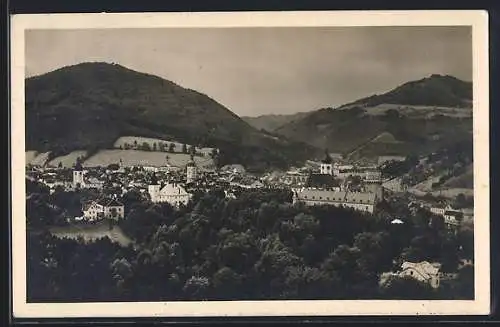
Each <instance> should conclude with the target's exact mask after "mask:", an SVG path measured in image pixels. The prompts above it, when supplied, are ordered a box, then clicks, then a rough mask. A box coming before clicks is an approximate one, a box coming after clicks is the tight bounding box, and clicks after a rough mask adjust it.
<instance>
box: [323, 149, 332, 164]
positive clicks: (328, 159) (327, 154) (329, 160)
mask: <svg viewBox="0 0 500 327" xmlns="http://www.w3.org/2000/svg"><path fill="white" fill-rule="evenodd" d="M323 163H326V164H330V163H332V157H330V153H328V149H325V159H323Z"/></svg>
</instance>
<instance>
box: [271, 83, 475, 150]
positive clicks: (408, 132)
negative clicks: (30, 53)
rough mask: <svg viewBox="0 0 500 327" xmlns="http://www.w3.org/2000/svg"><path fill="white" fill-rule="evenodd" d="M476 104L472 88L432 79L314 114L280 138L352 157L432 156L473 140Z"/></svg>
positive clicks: (289, 126)
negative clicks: (473, 119)
mask: <svg viewBox="0 0 500 327" xmlns="http://www.w3.org/2000/svg"><path fill="white" fill-rule="evenodd" d="M471 103H472V83H469V82H464V81H461V80H459V79H457V78H455V77H452V76H441V75H432V76H430V77H428V78H424V79H421V80H418V81H414V82H408V83H405V84H403V85H401V86H399V87H396V88H395V89H393V90H392V91H389V92H387V93H384V94H381V95H373V96H370V97H367V98H363V99H360V100H357V101H354V102H352V103H349V104H346V105H343V106H340V107H339V108H336V109H333V108H325V109H320V110H317V111H314V112H312V113H310V114H309V115H307V116H305V117H302V118H301V119H298V120H294V121H292V122H290V123H287V124H285V125H283V126H281V127H279V128H277V129H276V130H275V133H278V134H281V135H284V136H286V137H288V138H291V139H294V140H297V141H303V142H307V143H309V144H310V145H313V146H315V147H318V148H323V149H328V150H329V151H331V152H340V153H343V154H344V155H347V156H351V157H352V156H354V157H369V156H377V155H409V154H419V153H427V152H432V151H434V150H435V149H436V148H439V147H442V146H446V145H447V144H449V143H453V142H461V141H462V140H465V139H470V138H472V134H471V133H472V110H470V107H471ZM382 135H385V136H384V137H381V136H382Z"/></svg>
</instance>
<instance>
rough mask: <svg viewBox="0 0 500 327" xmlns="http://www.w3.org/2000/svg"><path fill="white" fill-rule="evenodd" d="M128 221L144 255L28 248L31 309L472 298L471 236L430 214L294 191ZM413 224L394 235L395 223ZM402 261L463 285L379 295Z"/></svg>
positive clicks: (133, 215) (146, 209) (133, 210)
mask: <svg viewBox="0 0 500 327" xmlns="http://www.w3.org/2000/svg"><path fill="white" fill-rule="evenodd" d="M123 201H124V202H125V205H126V208H127V211H128V214H127V217H126V218H125V219H124V220H123V221H121V222H119V225H120V227H121V229H122V230H123V231H124V232H125V233H126V234H127V235H128V236H129V237H131V238H132V239H134V240H135V244H134V245H133V246H132V245H131V246H129V247H126V248H125V247H121V246H120V245H117V244H114V243H111V241H110V240H109V239H107V238H105V239H101V240H98V241H95V242H93V243H84V242H83V241H82V240H68V239H57V238H55V237H53V236H51V235H50V234H49V233H47V232H45V233H30V235H29V237H28V244H27V247H28V251H27V253H28V254H29V257H28V300H29V301H30V302H33V301H35V302H37V301H65V302H67V301H166V300H213V299H239V300H245V299H255V300H264V299H374V298H382V299H394V298H409V299H415V298H427V299H436V298H453V299H459V298H465V299H466V298H472V297H473V283H474V280H473V275H472V273H473V270H472V268H462V269H459V268H458V265H459V259H462V258H466V259H473V257H472V256H473V231H472V229H471V228H469V229H467V228H462V229H461V230H459V231H458V233H452V232H449V231H448V230H446V228H445V227H444V224H443V222H442V220H440V219H438V218H437V217H435V216H432V215H431V214H430V213H428V212H426V211H419V212H417V213H416V214H411V213H409V212H408V210H407V208H406V206H403V205H399V204H397V203H384V204H382V205H381V206H380V210H379V212H378V213H377V214H375V215H372V214H365V213H360V212H356V211H353V210H350V209H343V208H335V207H328V206H323V207H319V206H318V207H306V206H303V205H301V204H292V203H291V194H290V192H288V191H280V190H274V191H269V190H266V191H245V192H242V193H241V194H240V195H239V196H238V197H237V198H236V199H226V198H225V197H224V192H223V191H217V190H214V191H212V192H209V193H206V194H203V193H198V194H195V196H194V198H193V200H192V201H191V203H189V204H188V205H187V206H186V207H182V208H180V209H177V210H176V209H174V208H172V207H170V206H169V205H168V204H161V205H153V204H151V203H149V202H147V201H145V200H143V199H141V197H140V195H139V194H138V193H133V192H132V193H129V194H127V195H126V196H125V198H124V199H123ZM395 215H397V216H400V217H404V218H402V219H403V220H404V222H405V223H404V224H399V225H398V224H391V223H390V221H391V220H392V219H391V217H394V216H395ZM403 260H410V261H413V262H418V261H422V260H427V261H430V262H434V261H438V262H441V263H442V265H443V268H442V270H443V271H449V272H457V271H458V279H456V280H455V281H453V282H449V283H442V285H441V286H440V288H439V289H437V290H435V289H430V288H429V287H427V286H426V285H424V284H422V283H420V282H417V281H415V280H408V279H401V278H399V279H396V280H394V281H393V282H392V283H389V286H387V287H380V286H379V276H380V274H381V273H383V272H387V271H393V270H394V269H396V268H397V267H398V266H400V264H401V263H402V261H403Z"/></svg>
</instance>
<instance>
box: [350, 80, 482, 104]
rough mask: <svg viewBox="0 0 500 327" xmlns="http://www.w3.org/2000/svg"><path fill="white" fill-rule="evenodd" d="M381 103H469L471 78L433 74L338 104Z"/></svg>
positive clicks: (470, 102)
mask: <svg viewBox="0 0 500 327" xmlns="http://www.w3.org/2000/svg"><path fill="white" fill-rule="evenodd" d="M381 104H404V105H413V106H440V107H471V106H472V82H466V81H462V80H460V79H458V78H456V77H453V76H450V75H438V74H433V75H431V76H429V77H426V78H422V79H420V80H416V81H411V82H407V83H404V84H402V85H400V86H398V87H396V88H394V89H393V90H391V91H389V92H387V93H384V94H375V95H372V96H369V97H366V98H362V99H359V100H357V101H354V102H352V103H348V104H345V105H343V106H341V107H340V108H341V109H342V108H347V107H351V106H364V107H374V106H377V105H381Z"/></svg>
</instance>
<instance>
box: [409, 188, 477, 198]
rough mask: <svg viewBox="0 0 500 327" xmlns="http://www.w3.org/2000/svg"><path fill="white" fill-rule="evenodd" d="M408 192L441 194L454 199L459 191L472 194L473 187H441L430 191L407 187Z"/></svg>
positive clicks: (468, 194) (417, 194)
mask: <svg viewBox="0 0 500 327" xmlns="http://www.w3.org/2000/svg"><path fill="white" fill-rule="evenodd" d="M408 192H410V193H412V194H414V195H416V196H424V195H425V194H427V193H430V194H432V195H433V196H443V197H445V198H448V199H454V198H456V196H457V195H459V194H460V193H462V194H463V195H465V196H474V189H470V188H447V189H441V190H437V191H432V192H424V191H421V190H418V189H416V188H409V189H408Z"/></svg>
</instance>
